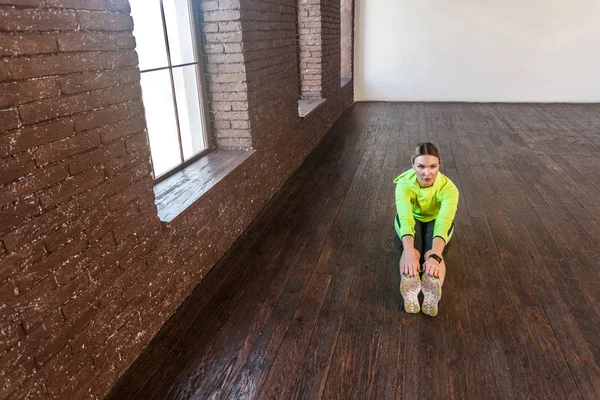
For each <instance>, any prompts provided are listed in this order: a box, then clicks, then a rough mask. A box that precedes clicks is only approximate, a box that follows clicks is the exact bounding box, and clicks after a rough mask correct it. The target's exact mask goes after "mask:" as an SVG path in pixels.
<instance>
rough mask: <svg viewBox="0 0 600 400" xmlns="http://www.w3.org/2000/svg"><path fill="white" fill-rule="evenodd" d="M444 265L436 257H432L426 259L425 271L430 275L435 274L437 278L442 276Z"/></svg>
mask: <svg viewBox="0 0 600 400" xmlns="http://www.w3.org/2000/svg"><path fill="white" fill-rule="evenodd" d="M442 268H443V266H442V265H441V263H440V262H439V261H438V260H436V259H435V258H433V257H431V258H428V259H427V260H425V262H424V263H423V271H425V273H426V274H427V275H429V276H434V277H436V278H439V277H440V272H441V269H442Z"/></svg>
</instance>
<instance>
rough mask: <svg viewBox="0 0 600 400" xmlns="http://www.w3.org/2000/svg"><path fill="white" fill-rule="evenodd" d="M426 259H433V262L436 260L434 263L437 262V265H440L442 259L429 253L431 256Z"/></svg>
mask: <svg viewBox="0 0 600 400" xmlns="http://www.w3.org/2000/svg"><path fill="white" fill-rule="evenodd" d="M427 258H433V259H434V260H436V261H437V262H439V263H441V262H442V257H440V256H438V255H437V254H435V253H431V254H430V255H429V257H427Z"/></svg>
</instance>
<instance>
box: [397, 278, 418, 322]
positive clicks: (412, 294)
mask: <svg viewBox="0 0 600 400" xmlns="http://www.w3.org/2000/svg"><path fill="white" fill-rule="evenodd" d="M420 291H421V280H420V279H419V277H418V276H412V277H411V276H402V280H401V282H400V294H402V298H403V299H404V311H406V312H407V313H409V314H417V313H418V312H419V311H421V307H420V306H419V298H418V296H419V292H420Z"/></svg>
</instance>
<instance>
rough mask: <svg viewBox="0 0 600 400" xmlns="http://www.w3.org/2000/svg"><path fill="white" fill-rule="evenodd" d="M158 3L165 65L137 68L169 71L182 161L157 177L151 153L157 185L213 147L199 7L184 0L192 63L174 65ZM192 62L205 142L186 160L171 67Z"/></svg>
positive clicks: (161, 11)
mask: <svg viewBox="0 0 600 400" xmlns="http://www.w3.org/2000/svg"><path fill="white" fill-rule="evenodd" d="M159 2H160V14H161V20H162V29H163V35H164V40H165V48H166V52H167V63H168V65H167V66H165V67H159V68H150V69H145V70H141V69H140V75H141V74H143V73H146V72H154V71H163V70H168V71H169V78H170V81H171V82H170V83H171V94H172V101H173V107H174V112H175V117H176V118H175V122H176V129H177V139H178V145H179V156H180V160H181V162H180V163H179V164H177V165H176V166H175V167H173V168H171V169H169V170H168V171H165V172H163V173H162V174H160V175H158V176H156V172H155V170H154V163H153V161H152V156H150V164H151V165H152V176H153V177H154V184H157V183H159V182H161V181H163V180H165V179H167V178H168V177H170V176H172V175H173V174H175V173H177V172H179V171H181V170H182V169H184V168H185V167H187V166H188V165H190V164H192V163H194V162H195V161H197V160H198V159H200V158H202V157H203V156H205V155H207V154H208V153H210V152H211V151H213V150H214V146H213V140H212V135H211V134H210V118H209V108H208V92H207V88H206V83H205V81H204V76H205V70H204V64H203V61H204V54H203V52H202V47H201V43H202V42H201V41H200V40H198V38H201V37H202V36H201V35H202V31H201V29H200V25H201V24H200V23H199V11H200V10H199V8H198V5H197V4H196V3H197V2H195V1H191V0H187V5H188V8H189V12H190V24H191V30H190V31H191V32H190V34H191V36H192V47H193V51H194V62H188V63H183V64H177V65H173V64H172V62H171V49H170V45H169V37H168V35H169V34H168V31H167V21H166V18H165V11H164V6H163V0H159ZM134 23H135V19H134ZM192 65H195V67H196V68H195V69H196V76H197V80H196V81H197V88H196V89H197V91H198V96H199V103H200V116H201V118H200V119H201V121H200V123H201V125H202V132H201V133H200V134H201V135H203V136H204V143H205V144H206V148H205V149H204V150H202V151H200V152H199V153H198V154H195V155H193V156H192V157H190V158H189V159H187V160H185V157H184V155H183V144H182V139H181V127H180V122H179V108H178V105H177V94H176V92H175V80H174V76H173V70H174V69H175V68H183V67H187V66H192ZM144 118H145V116H144ZM149 143H150V142H149V141H148V147H149V149H150V154H152V148H151V147H150V144H149Z"/></svg>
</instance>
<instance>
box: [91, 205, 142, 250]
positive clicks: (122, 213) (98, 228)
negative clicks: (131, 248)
mask: <svg viewBox="0 0 600 400" xmlns="http://www.w3.org/2000/svg"><path fill="white" fill-rule="evenodd" d="M110 204H114V203H112V202H109V205H110ZM121 204H125V203H121ZM114 210H115V209H110V211H111V212H107V213H106V214H105V217H104V218H103V219H102V220H100V221H99V222H98V223H97V224H95V225H93V226H91V227H90V228H88V229H86V231H85V233H86V235H87V236H88V238H89V239H90V241H92V242H94V241H96V240H99V239H100V238H102V237H104V235H106V234H107V233H108V232H111V231H113V230H114V229H115V228H118V227H119V226H121V225H122V224H123V223H125V222H126V221H127V220H128V219H129V218H132V217H133V216H135V215H136V214H137V207H136V206H135V205H134V204H128V205H126V206H125V207H123V209H121V210H118V211H114ZM118 244H121V243H120V242H118Z"/></svg>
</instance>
